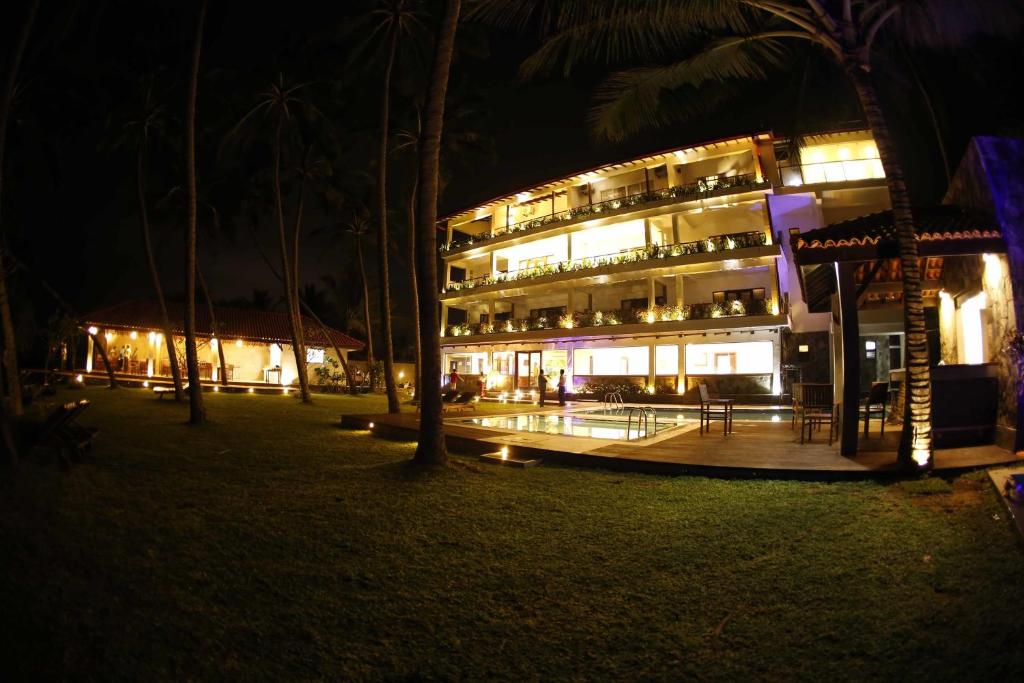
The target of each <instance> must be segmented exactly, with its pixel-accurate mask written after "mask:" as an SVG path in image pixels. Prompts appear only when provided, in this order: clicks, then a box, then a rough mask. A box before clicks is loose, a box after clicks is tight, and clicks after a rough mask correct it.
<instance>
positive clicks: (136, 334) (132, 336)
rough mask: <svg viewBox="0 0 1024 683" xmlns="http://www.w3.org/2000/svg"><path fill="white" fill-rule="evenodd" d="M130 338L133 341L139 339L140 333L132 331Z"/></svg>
mask: <svg viewBox="0 0 1024 683" xmlns="http://www.w3.org/2000/svg"><path fill="white" fill-rule="evenodd" d="M128 336H129V337H131V338H132V339H138V338H139V333H138V332H136V331H135V330H132V331H131V333H130V334H129V335H128Z"/></svg>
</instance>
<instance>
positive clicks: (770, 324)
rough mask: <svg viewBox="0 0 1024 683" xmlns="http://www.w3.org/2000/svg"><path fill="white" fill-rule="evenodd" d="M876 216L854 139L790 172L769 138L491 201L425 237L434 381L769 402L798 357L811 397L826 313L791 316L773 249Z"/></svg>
mask: <svg viewBox="0 0 1024 683" xmlns="http://www.w3.org/2000/svg"><path fill="white" fill-rule="evenodd" d="M888 206H889V199H888V192H887V190H886V186H885V180H884V177H883V172H882V166H881V163H880V161H879V159H878V151H877V149H876V147H875V145H874V142H873V141H872V138H871V136H870V133H868V132H866V131H845V132H835V133H828V134H822V135H815V136H811V137H809V138H806V139H805V140H804V146H803V147H802V148H801V149H800V151H799V153H798V154H796V155H795V157H794V156H793V154H792V153H791V152H790V146H789V144H788V141H786V140H780V139H777V138H775V137H773V135H772V134H771V133H759V134H756V135H748V136H743V137H736V138H730V139H725V140H717V141H714V142H707V143H704V144H700V145H695V146H691V147H683V148H679V149H670V150H667V151H663V152H658V153H656V154H652V155H650V156H645V157H642V158H639V159H632V160H628V161H623V162H619V163H614V164H609V165H607V166H603V167H600V168H595V169H591V170H587V171H583V172H580V173H578V174H576V175H572V176H569V177H565V178H559V179H557V180H552V181H550V182H546V183H544V184H542V185H539V186H537V187H532V188H530V189H528V190H524V191H521V192H517V193H515V194H512V195H508V196H503V197H499V198H496V199H494V200H492V201H489V202H487V203H485V204H483V205H481V206H476V207H473V208H471V209H468V210H466V211H462V212H459V213H457V214H454V215H451V216H448V217H447V219H446V220H445V221H444V223H443V224H442V225H443V227H444V228H445V230H446V233H447V234H446V241H445V243H444V245H443V246H442V255H443V258H444V270H443V272H444V288H443V289H442V291H441V305H442V315H441V319H442V325H443V329H442V331H441V336H442V353H443V355H444V367H445V368H446V370H447V371H448V372H451V371H453V370H455V371H458V373H459V374H460V375H461V376H462V377H463V378H465V379H466V380H467V381H468V382H471V383H472V384H471V385H470V386H473V387H475V385H476V383H477V381H478V378H479V376H480V375H481V374H482V375H484V376H485V378H486V385H487V389H488V391H489V392H495V393H500V392H508V393H509V394H511V393H514V392H515V391H523V392H529V391H531V390H533V389H535V388H536V386H537V380H538V374H539V372H540V371H541V369H543V370H544V372H545V374H547V375H548V376H549V377H552V378H557V377H558V375H559V371H560V370H564V371H565V373H566V374H567V375H568V378H569V379H568V383H569V386H570V387H571V388H572V390H574V391H576V392H581V393H590V394H595V395H598V396H599V397H600V395H601V394H603V393H604V392H605V391H606V390H609V389H610V388H612V387H615V386H623V385H632V386H635V387H637V388H638V389H639V390H641V391H646V392H648V393H651V394H655V393H658V394H665V393H671V394H685V393H687V392H688V391H692V390H694V388H695V387H696V385H697V384H698V383H701V382H705V383H707V384H709V385H711V386H712V390H713V391H717V392H718V393H721V394H723V395H730V394H731V395H736V396H751V395H757V394H761V395H764V396H765V397H769V396H771V395H778V394H781V393H783V391H784V388H785V386H784V385H786V384H787V382H788V380H787V377H786V373H785V372H784V368H788V367H789V365H790V364H791V363H793V362H795V360H796V357H797V354H798V353H799V354H800V359H801V360H803V361H804V363H805V365H806V364H807V361H809V360H810V361H812V362H811V365H812V366H813V367H812V368H811V370H812V371H814V370H815V369H816V370H817V371H819V372H823V373H824V378H823V379H824V380H825V381H828V377H829V373H830V371H831V363H830V360H829V359H830V353H829V348H830V343H829V335H828V331H829V328H830V321H831V320H830V314H829V313H811V312H809V311H808V308H807V305H806V304H805V302H804V301H803V298H802V292H801V285H800V284H799V280H798V272H797V268H796V266H795V265H794V264H793V263H792V258H791V252H790V251H789V247H788V242H789V239H790V236H791V235H794V234H796V233H801V232H806V231H808V230H812V229H816V228H820V227H823V226H826V225H829V224H832V223H835V222H838V221H843V220H847V219H850V218H854V217H857V216H862V215H865V214H869V213H872V212H876V211H881V210H884V209H886V208H888ZM897 320H898V318H897ZM894 329H895V328H894ZM894 339H895V337H894ZM897 362H898V361H897Z"/></svg>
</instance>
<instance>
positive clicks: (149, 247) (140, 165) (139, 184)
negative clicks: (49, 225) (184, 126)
mask: <svg viewBox="0 0 1024 683" xmlns="http://www.w3.org/2000/svg"><path fill="white" fill-rule="evenodd" d="M144 168H145V147H144V146H143V144H142V143H141V142H140V143H139V150H138V157H137V159H136V166H135V186H136V191H137V192H138V195H139V219H140V221H141V222H142V241H143V244H144V245H145V247H146V262H147V263H148V264H149V275H150V277H152V278H153V289H154V290H155V291H156V300H157V303H158V304H159V306H160V320H161V321H162V322H163V326H164V329H163V332H164V339H168V340H171V342H170V343H169V344H167V358H168V361H169V362H170V364H171V379H172V380H173V382H174V400H175V401H183V400H185V393H184V391H183V390H182V388H181V369H180V368H179V367H178V359H177V358H176V354H175V350H174V341H173V340H174V336H173V331H172V330H171V317H170V316H169V315H167V300H166V299H165V298H164V288H163V285H161V284H160V273H159V272H158V271H157V268H156V258H155V257H154V256H153V241H152V239H151V237H150V234H149V212H148V211H147V209H146V187H145V179H144V174H143V170H144ZM159 362H160V357H159V354H157V358H156V359H155V360H154V361H153V363H154V364H156V363H159ZM156 370H157V368H156V367H154V372H155V371H156Z"/></svg>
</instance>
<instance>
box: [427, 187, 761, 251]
mask: <svg viewBox="0 0 1024 683" xmlns="http://www.w3.org/2000/svg"><path fill="white" fill-rule="evenodd" d="M767 186H768V183H766V182H759V181H758V180H757V177H756V176H755V175H754V174H753V173H744V174H741V175H732V176H709V177H707V178H701V179H700V180H698V181H697V182H695V183H691V184H689V185H677V186H675V187H669V188H665V189H662V190H650V191H647V192H641V193H638V194H633V195H628V196H626V197H620V198H618V199H608V200H606V201H603V202H598V203H596V204H587V205H585V206H576V207H573V208H571V209H566V210H564V211H556V212H554V213H549V214H546V215H544V216H538V217H536V218H531V219H529V220H526V221H520V222H518V223H513V224H511V225H508V226H506V227H503V228H498V229H497V230H495V231H494V232H493V233H491V234H481V235H474V236H473V237H469V238H466V239H464V240H459V241H456V240H453V241H451V242H448V243H446V244H443V245H441V247H440V251H441V252H442V253H444V254H448V253H453V252H457V251H461V250H464V249H468V248H470V247H479V246H480V245H482V244H485V243H487V242H491V241H494V240H496V239H499V238H502V237H506V236H508V235H518V234H520V233H524V232H531V231H535V230H539V229H540V228H545V227H553V226H555V225H563V224H567V223H569V222H571V221H575V220H577V219H581V218H589V217H593V216H603V215H608V214H610V213H614V212H620V211H621V210H623V209H635V208H637V207H644V206H646V205H649V204H654V203H655V202H662V201H666V200H672V201H674V202H685V201H691V200H694V199H704V198H706V197H711V196H716V195H719V194H732V193H735V192H745V191H749V190H755V189H758V188H762V187H767Z"/></svg>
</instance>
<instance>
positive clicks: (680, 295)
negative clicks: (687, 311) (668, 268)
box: [675, 275, 685, 306]
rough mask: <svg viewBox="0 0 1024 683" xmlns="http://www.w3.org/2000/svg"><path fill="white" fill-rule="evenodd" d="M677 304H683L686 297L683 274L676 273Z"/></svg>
mask: <svg viewBox="0 0 1024 683" xmlns="http://www.w3.org/2000/svg"><path fill="white" fill-rule="evenodd" d="M675 293H676V306H682V305H683V301H685V297H684V296H683V276H682V275H676V292H675Z"/></svg>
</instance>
